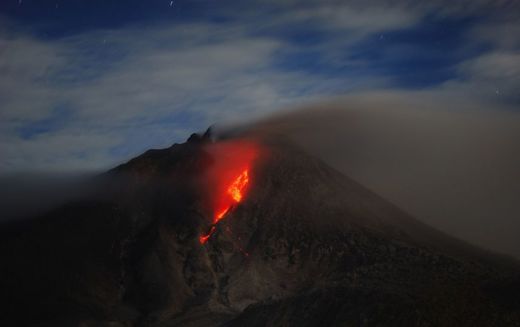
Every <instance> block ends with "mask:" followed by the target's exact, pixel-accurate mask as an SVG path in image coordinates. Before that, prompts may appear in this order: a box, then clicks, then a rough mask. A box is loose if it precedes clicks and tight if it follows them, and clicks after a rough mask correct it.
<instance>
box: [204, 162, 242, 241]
mask: <svg viewBox="0 0 520 327" xmlns="http://www.w3.org/2000/svg"><path fill="white" fill-rule="evenodd" d="M248 183H249V169H245V170H244V171H243V172H242V173H241V174H240V175H238V176H237V177H236V178H235V179H234V180H233V182H232V183H231V184H230V185H229V187H228V188H227V190H226V195H225V197H224V201H223V203H224V205H225V207H224V208H223V209H221V210H218V211H217V213H216V214H215V218H214V219H213V225H212V226H211V229H210V230H209V232H208V233H207V234H205V235H201V236H200V237H199V241H200V243H201V244H204V243H206V241H207V240H208V239H209V238H210V236H211V235H212V234H213V232H215V225H216V224H217V223H218V222H219V221H220V220H222V219H223V218H224V217H225V215H226V214H227V213H228V212H229V210H230V209H231V207H232V206H233V205H234V204H235V203H239V202H240V201H242V199H243V198H244V192H245V188H246V186H247V184H248Z"/></svg>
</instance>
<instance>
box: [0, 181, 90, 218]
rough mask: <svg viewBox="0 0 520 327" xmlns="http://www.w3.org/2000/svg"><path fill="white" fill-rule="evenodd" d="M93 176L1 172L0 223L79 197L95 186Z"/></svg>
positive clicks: (46, 209) (38, 212)
mask: <svg viewBox="0 0 520 327" xmlns="http://www.w3.org/2000/svg"><path fill="white" fill-rule="evenodd" d="M93 176H94V174H93V173H75V174H73V173H68V174H58V173H53V174H51V173H37V172H26V173H21V172H20V173H16V174H4V175H2V176H0V223H6V222H10V221H13V220H20V219H25V218H32V217H35V216H38V215H40V214H44V213H46V212H48V211H49V210H52V209H54V208H56V207H59V206H60V205H63V204H66V203H68V202H70V201H74V200H76V199H80V198H81V197H83V196H85V195H86V194H87V193H89V192H91V191H92V190H93V189H94V187H95V186H94V184H95V180H94V179H93ZM89 194H90V193H89Z"/></svg>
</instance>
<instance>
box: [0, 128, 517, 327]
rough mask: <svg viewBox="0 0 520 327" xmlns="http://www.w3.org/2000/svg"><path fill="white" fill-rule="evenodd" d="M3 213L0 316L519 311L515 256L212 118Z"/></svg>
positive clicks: (462, 317) (191, 320)
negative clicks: (82, 186)
mask: <svg viewBox="0 0 520 327" xmlns="http://www.w3.org/2000/svg"><path fill="white" fill-rule="evenodd" d="M96 183H97V185H98V188H97V189H96V190H95V192H92V193H91V194H89V195H86V196H84V198H82V199H80V200H77V201H73V202H70V203H68V204H66V205H64V206H61V207H59V208H56V209H55V210H52V211H51V212H48V213H46V214H44V215H42V216H39V217H34V218H31V219H27V220H24V221H18V222H12V223H10V224H8V225H6V224H4V225H3V226H2V238H1V247H0V253H1V257H2V268H1V269H0V283H1V288H2V293H1V295H0V296H1V298H2V302H3V304H2V308H3V310H2V311H3V314H2V316H1V318H0V319H1V321H2V325H3V326H14V325H30V326H204V327H208V326H298V327H302V326H519V325H520V301H519V298H518V294H520V265H519V263H518V262H517V261H515V260H513V259H509V258H506V257H502V256H499V255H496V254H492V253H488V252H487V251H484V250H481V249H478V248H475V247H473V246H471V245H469V244H466V243H464V242H462V241H459V240H457V239H455V238H452V237H450V236H448V235H445V234H443V233H441V232H439V231H437V230H435V229H433V228H430V227H428V226H426V225H424V224H422V223H420V222H419V221H417V220H415V219H414V218H413V217H411V216H409V215H408V214H407V213H405V212H403V211H402V210H400V209H399V208H397V207H395V206H394V205H392V204H391V203H389V202H388V201H386V200H384V199H383V198H381V197H379V196H378V195H376V194H374V193H373V192H371V191H369V190H368V189H366V188H364V187H363V186H362V185H360V184H358V183H356V182H355V181H353V180H351V179H349V178H348V177H346V176H344V175H342V174H341V173H339V172H337V171H336V170H334V169H332V168H330V167H329V166H327V165H326V164H324V163H323V162H322V161H320V160H319V159H317V158H314V157H312V156H309V155H307V154H306V153H305V152H303V151H301V150H300V149H299V148H298V147H296V146H294V145H293V144H292V143H291V142H289V141H286V140H283V139H276V138H252V137H241V138H229V139H226V140H219V141H211V140H210V137H209V135H208V134H205V135H204V136H199V135H196V134H195V135H192V136H191V137H190V139H189V140H188V142H186V143H183V144H175V145H173V146H171V147H170V148H166V149H161V150H149V151H147V152H146V153H144V154H142V155H141V156H139V157H136V158H134V159H132V160H130V161H129V162H127V163H125V164H123V165H121V166H119V167H116V168H114V169H112V170H111V171H109V172H107V173H105V174H104V175H103V176H100V177H99V178H98V180H97V181H96Z"/></svg>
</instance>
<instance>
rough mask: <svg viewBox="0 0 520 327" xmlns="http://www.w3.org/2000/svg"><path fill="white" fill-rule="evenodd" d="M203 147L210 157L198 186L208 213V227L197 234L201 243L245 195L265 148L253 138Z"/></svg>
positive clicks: (226, 141)
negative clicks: (209, 163) (256, 164)
mask: <svg viewBox="0 0 520 327" xmlns="http://www.w3.org/2000/svg"><path fill="white" fill-rule="evenodd" d="M205 151H206V152H207V153H209V154H210V155H211V158H212V161H211V166H210V167H208V169H207V170H206V171H205V173H204V174H203V175H202V176H201V178H202V179H201V189H203V190H204V194H203V198H204V203H205V206H206V208H207V210H208V211H207V212H208V213H209V214H210V215H211V227H209V230H208V231H207V233H204V234H202V235H200V237H199V242H200V243H201V244H204V243H206V242H207V241H208V239H209V238H210V237H211V235H212V234H213V233H214V232H215V231H216V225H217V224H218V223H219V222H220V221H221V220H222V219H225V218H226V217H227V216H228V214H229V213H230V212H231V211H232V210H233V208H234V207H235V206H236V205H237V204H239V203H241V202H243V201H244V199H245V198H246V195H247V191H248V189H249V187H250V186H251V183H252V180H251V177H252V176H251V171H252V167H253V165H254V163H255V161H256V160H257V159H258V158H259V156H260V153H263V151H264V149H263V148H261V146H260V145H259V144H258V143H256V142H254V141H252V140H246V139H241V140H225V141H219V142H215V143H210V144H208V145H206V148H205ZM262 155H263V154H262Z"/></svg>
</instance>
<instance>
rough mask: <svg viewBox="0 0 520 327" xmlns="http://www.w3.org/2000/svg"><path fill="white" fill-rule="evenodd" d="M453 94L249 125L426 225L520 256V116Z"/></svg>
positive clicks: (351, 104)
mask: <svg viewBox="0 0 520 327" xmlns="http://www.w3.org/2000/svg"><path fill="white" fill-rule="evenodd" d="M461 99H462V97H460V95H459V96H450V95H449V94H447V93H446V92H443V93H440V92H432V91H430V92H426V91H424V92H422V91H416V92H402V91H399V92H397V91H395V92H390V91H388V92H369V93H365V94H360V95H356V96H347V97H342V98H337V99H335V100H331V101H328V102H326V103H316V104H315V105H311V106H308V107H306V108H298V110H291V111H286V112H285V113H283V114H278V115H276V116H271V117H268V118H265V119H263V120H261V121H259V122H257V123H256V124H252V125H250V126H248V129H249V131H250V132H253V133H267V134H270V135H272V134H274V135H283V136H285V137H289V138H291V139H293V140H294V141H295V142H296V143H298V144H299V145H300V146H301V147H303V148H304V149H305V150H307V151H308V152H310V153H311V154H313V155H316V156H319V157H321V158H322V159H323V160H324V161H326V162H327V163H329V164H330V165H332V166H333V167H335V168H336V169H338V170H340V171H341V172H343V173H345V174H346V175H348V176H349V177H351V178H353V179H355V180H357V181H358V182H360V183H362V184H364V185H365V186H367V187H368V188H370V189H372V190H373V191H375V192H376V193H378V194H380V195H381V196H383V197H385V198H387V199H388V200H390V201H392V202H394V203H395V204H397V205H398V206H400V207H401V208H403V209H404V210H406V211H408V212H409V213H411V214H412V215H414V216H415V217H417V218H418V219H419V220H421V221H423V222H425V223H427V224H429V225H431V226H433V227H436V228H438V229H440V230H442V231H445V232H447V233H449V234H451V235H454V236H456V237H459V238H461V239H464V240H466V241H469V242H470V243H473V244H476V245H479V246H482V247H484V248H488V249H490V250H493V251H497V252H502V253H506V254H510V255H513V256H516V257H518V258H520V239H519V238H518V231H519V230H520V201H518V195H519V194H520V170H519V169H518V167H520V152H519V151H518V149H520V129H519V128H518V127H519V126H520V113H518V111H516V112H515V110H514V108H513V107H507V106H506V105H503V106H500V108H497V104H496V103H495V104H494V105H490V104H486V103H485V102H484V101H478V102H477V101H473V102H472V101H471V100H467V99H464V100H461Z"/></svg>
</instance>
